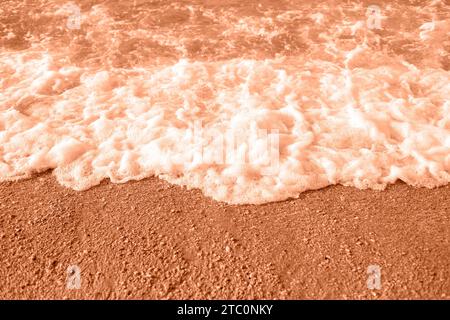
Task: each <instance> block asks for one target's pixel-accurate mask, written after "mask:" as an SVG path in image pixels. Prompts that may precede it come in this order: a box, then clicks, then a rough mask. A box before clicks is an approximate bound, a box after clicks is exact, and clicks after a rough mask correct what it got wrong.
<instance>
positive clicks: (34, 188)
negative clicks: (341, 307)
mask: <svg viewBox="0 0 450 320" xmlns="http://www.w3.org/2000/svg"><path fill="white" fill-rule="evenodd" d="M449 215H450V185H447V186H444V187H440V188H436V189H425V188H414V187H410V186H407V185H406V184H404V183H396V184H394V185H391V186H388V188H387V189H386V190H384V191H374V190H359V189H356V188H351V187H344V186H340V185H338V186H331V187H327V188H324V189H320V190H316V191H307V192H304V193H302V194H301V195H300V196H299V198H298V199H292V200H286V201H281V202H276V203H268V204H264V205H227V204H224V203H218V202H216V201H214V200H212V199H210V198H207V197H205V196H203V195H202V194H201V192H200V191H199V190H187V189H186V188H182V187H179V186H175V185H171V184H169V183H167V182H165V181H163V180H160V179H158V178H148V179H144V180H141V181H133V182H128V183H126V184H112V183H110V182H107V181H104V182H102V183H101V184H100V185H99V186H96V187H93V188H91V189H89V190H87V191H83V192H77V191H73V190H71V189H67V188H64V187H62V186H60V185H59V184H58V183H57V182H56V179H55V178H54V177H53V176H52V175H51V173H50V172H46V173H43V174H40V175H37V176H36V177H34V178H31V179H28V180H22V181H19V182H5V183H0V223H1V225H2V226H3V227H2V230H1V231H0V249H1V250H0V257H1V261H2V264H0V279H1V282H2V286H0V298H1V299H96V298H98V299H132V298H134V299H449V298H450V283H449V281H448V279H449V278H450V255H449V253H450V239H449V237H448V235H449V234H450V217H449ZM74 265H75V266H79V268H80V270H81V286H80V289H78V290H77V289H72V290H69V289H67V268H68V267H70V266H74ZM371 265H377V266H379V267H380V269H381V289H379V290H370V289H368V288H367V279H368V274H367V269H368V267H369V266H371Z"/></svg>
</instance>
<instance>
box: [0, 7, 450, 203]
mask: <svg viewBox="0 0 450 320" xmlns="http://www.w3.org/2000/svg"><path fill="white" fill-rule="evenodd" d="M449 35H450V4H449V2H448V1H444V0H429V1H373V2H372V1H299V0H298V1H294V0H291V1H287V0H281V1H278V0H277V1H275V0H273V1H269V0H261V1H253V0H251V1H238V0H221V1H219V0H204V1H200V0H195V1H170V0H166V1H162V0H161V1H159V0H155V1H150V0H128V1H119V0H115V1H112V0H103V1H99V0H98V1H97V0H91V1H87V0H86V1H81V0H80V1H72V2H69V1H60V0H24V1H18V0H14V1H9V0H1V2H0V181H9V180H18V179H23V178H27V177H30V176H32V175H33V174H34V173H36V172H42V171H46V170H49V169H53V173H54V175H55V177H56V178H57V180H58V181H59V183H61V184H62V185H64V186H66V187H69V188H73V189H75V190H86V189H88V188H90V187H93V186H95V185H97V184H99V183H100V182H101V181H102V180H103V179H110V180H111V181H113V182H115V183H125V182H127V181H130V180H139V179H143V178H146V177H149V176H154V175H156V176H159V177H161V178H163V179H165V180H167V181H170V182H171V183H175V184H179V185H184V186H187V187H189V188H199V189H201V190H202V191H203V193H204V194H205V195H207V196H210V197H212V198H214V199H216V200H220V201H225V202H227V203H254V204H259V203H265V202H270V201H279V200H284V199H287V198H289V197H296V196H298V195H299V194H300V193H301V192H303V191H305V190H311V189H318V188H322V187H325V186H328V185H333V184H342V185H346V186H354V187H357V188H361V189H363V188H372V189H383V188H385V187H386V185H388V184H390V183H394V182H395V181H396V180H402V181H404V182H406V183H408V184H410V185H413V186H421V187H429V188H431V187H437V186H441V185H445V184H448V183H449V182H450V99H449V97H450V71H449V70H450V56H449V51H450V50H449V49H450V36H449Z"/></svg>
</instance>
